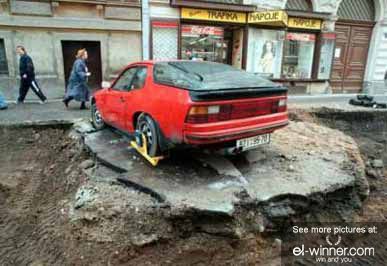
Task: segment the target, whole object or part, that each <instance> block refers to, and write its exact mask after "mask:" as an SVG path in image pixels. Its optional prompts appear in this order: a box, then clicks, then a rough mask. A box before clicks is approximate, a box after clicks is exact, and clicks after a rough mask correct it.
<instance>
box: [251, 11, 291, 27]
mask: <svg viewBox="0 0 387 266" xmlns="http://www.w3.org/2000/svg"><path fill="white" fill-rule="evenodd" d="M248 23H250V24H259V25H272V26H287V24H288V14H286V12H285V11H266V12H254V13H250V14H249V17H248Z"/></svg>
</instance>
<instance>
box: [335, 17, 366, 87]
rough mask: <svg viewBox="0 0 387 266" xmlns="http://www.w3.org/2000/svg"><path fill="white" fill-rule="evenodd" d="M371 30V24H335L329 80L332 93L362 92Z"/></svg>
mask: <svg viewBox="0 0 387 266" xmlns="http://www.w3.org/2000/svg"><path fill="white" fill-rule="evenodd" d="M372 30H373V25H372V24H364V25H351V24H345V23H339V22H338V23H337V25H336V34H337V39H336V49H335V58H334V64H333V71H332V78H331V81H332V83H331V84H332V89H333V92H334V93H357V92H360V91H361V90H362V87H363V80H364V74H365V69H366V65H367V58H368V49H369V45H370V40H371V36H372Z"/></svg>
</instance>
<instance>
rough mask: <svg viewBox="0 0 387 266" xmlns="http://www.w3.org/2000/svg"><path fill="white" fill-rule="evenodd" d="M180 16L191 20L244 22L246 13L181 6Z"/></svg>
mask: <svg viewBox="0 0 387 266" xmlns="http://www.w3.org/2000/svg"><path fill="white" fill-rule="evenodd" d="M181 18H183V19H193V20H206V21H220V22H232V23H246V13H242V12H232V11H221V10H207V9H196V8H182V9H181Z"/></svg>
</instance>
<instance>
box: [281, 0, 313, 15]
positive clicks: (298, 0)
mask: <svg viewBox="0 0 387 266" xmlns="http://www.w3.org/2000/svg"><path fill="white" fill-rule="evenodd" d="M286 10H296V11H305V12H312V11H313V5H312V2H311V1H310V0H288V1H287V2H286Z"/></svg>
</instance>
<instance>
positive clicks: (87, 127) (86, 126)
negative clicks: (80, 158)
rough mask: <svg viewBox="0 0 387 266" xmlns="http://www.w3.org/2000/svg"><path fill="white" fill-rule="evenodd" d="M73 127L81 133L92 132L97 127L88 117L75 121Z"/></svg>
mask: <svg viewBox="0 0 387 266" xmlns="http://www.w3.org/2000/svg"><path fill="white" fill-rule="evenodd" d="M73 128H74V130H76V131H77V132H78V133H80V134H86V133H92V132H95V131H96V129H95V128H94V127H93V125H92V124H91V123H90V121H88V120H86V119H85V120H80V121H77V122H76V123H74V126H73Z"/></svg>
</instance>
